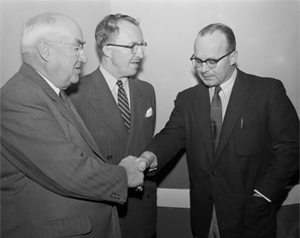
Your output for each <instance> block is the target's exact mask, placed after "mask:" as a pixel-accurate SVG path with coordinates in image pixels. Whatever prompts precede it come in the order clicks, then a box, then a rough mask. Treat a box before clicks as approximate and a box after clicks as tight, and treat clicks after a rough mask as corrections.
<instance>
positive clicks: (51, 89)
mask: <svg viewBox="0 0 300 238" xmlns="http://www.w3.org/2000/svg"><path fill="white" fill-rule="evenodd" d="M21 44H22V45H21V46H22V58H23V62H24V63H23V65H22V66H21V68H20V70H19V72H18V73H16V74H15V75H14V76H13V77H12V78H11V79H10V80H9V81H8V82H7V83H6V84H5V85H4V86H3V88H2V89H1V146H2V148H1V174H0V176H1V237H3V238H19V237H22V238H46V237H90V238H99V237H105V238H121V234H120V224H119V219H118V214H117V209H116V205H117V204H123V203H125V202H126V199H127V190H128V186H130V187H136V186H138V185H140V184H141V183H142V182H143V177H144V175H143V173H141V172H139V171H138V166H139V164H138V163H137V162H135V161H134V158H133V157H128V158H125V159H124V160H122V161H121V162H120V165H121V166H118V165H110V164H108V163H107V162H106V158H105V157H104V156H103V155H102V154H101V153H100V151H99V149H98V147H97V145H96V144H95V142H94V140H93V138H92V137H91V135H90V134H89V132H88V130H87V129H86V127H85V125H84V123H83V121H82V119H81V118H80V116H79V115H78V113H77V111H76V109H75V108H74V106H73V105H72V104H71V103H70V100H69V98H68V97H66V95H65V94H64V91H63V90H65V89H66V88H67V87H69V86H70V85H71V84H72V83H76V82H77V81H78V79H79V76H78V74H79V73H80V68H81V65H82V63H85V62H86V61H87V58H86V55H85V53H84V51H83V44H84V40H83V36H82V32H81V29H80V27H79V26H78V24H77V23H76V22H75V21H74V20H73V19H71V18H69V17H67V16H64V15H61V14H55V13H45V14H41V15H39V16H36V17H34V18H32V19H30V20H29V21H28V22H27V24H26V25H25V26H24V28H23V32H22V41H21ZM59 94H60V95H61V98H60V96H59Z"/></svg>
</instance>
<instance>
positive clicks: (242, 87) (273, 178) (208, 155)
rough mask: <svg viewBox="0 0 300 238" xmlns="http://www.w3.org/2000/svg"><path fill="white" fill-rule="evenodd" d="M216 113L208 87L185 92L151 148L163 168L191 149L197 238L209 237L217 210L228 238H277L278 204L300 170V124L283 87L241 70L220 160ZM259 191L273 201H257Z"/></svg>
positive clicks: (226, 121)
mask: <svg viewBox="0 0 300 238" xmlns="http://www.w3.org/2000/svg"><path fill="white" fill-rule="evenodd" d="M209 115H210V99H209V92H208V88H207V87H206V86H205V85H203V84H202V83H200V84H199V85H197V86H195V87H193V88H190V89H187V90H185V91H183V92H181V93H179V94H178V96H177V98H176V101H175V108H174V110H173V112H172V114H171V117H170V120H169V121H168V123H167V124H166V126H165V128H164V129H163V130H162V131H161V132H160V133H159V134H157V135H156V136H155V138H154V139H153V140H152V141H151V144H150V145H149V146H148V148H147V149H146V150H149V151H152V152H153V153H154V154H155V155H156V156H157V157H158V169H159V168H161V167H163V166H164V165H165V164H166V163H167V162H168V161H169V160H170V159H172V157H173V156H174V155H175V154H176V153H177V151H178V150H179V149H181V148H186V153H187V161H188V168H189V176H190V199H191V201H190V202H191V203H190V204H191V224H192V231H193V234H194V235H195V236H197V237H198V238H199V237H201V238H204V237H205V238H207V235H208V232H209V227H210V223H211V217H212V207H213V204H215V208H216V213H217V218H218V222H219V228H220V231H221V235H222V238H234V237H236V238H242V237H249V238H250V237H251V238H253V237H271V236H272V235H274V233H275V232H276V227H275V226H276V206H275V204H274V202H276V200H277V199H278V197H279V196H280V194H281V193H282V191H283V190H284V188H285V186H286V185H287V183H288V180H289V178H290V177H291V175H292V174H293V173H294V172H295V171H296V170H297V169H298V166H299V119H298V117H297V113H296V111H295V109H294V107H293V106H292V104H291V102H290V100H289V99H288V97H287V95H286V93H285V90H284V87H283V85H282V83H281V82H280V81H278V80H275V79H270V78H260V77H257V76H253V75H248V74H245V73H243V72H241V71H238V74H237V78H236V81H235V84H234V86H233V90H232V94H231V98H230V101H229V104H228V107H227V111H226V115H225V118H224V121H223V126H222V131H221V135H220V139H219V145H218V148H217V151H216V153H215V154H214V152H213V144H212V133H211V125H210V116H209ZM210 161H214V162H210ZM254 189H257V190H258V191H259V192H261V193H262V194H264V195H265V196H266V197H268V198H269V199H271V200H272V201H273V203H268V202H267V201H266V200H265V199H264V198H260V197H253V193H254V192H253V190H254ZM272 237H273V236H272Z"/></svg>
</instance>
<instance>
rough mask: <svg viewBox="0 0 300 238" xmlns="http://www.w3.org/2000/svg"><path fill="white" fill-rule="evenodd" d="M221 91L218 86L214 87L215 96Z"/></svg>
mask: <svg viewBox="0 0 300 238" xmlns="http://www.w3.org/2000/svg"><path fill="white" fill-rule="evenodd" d="M221 90H222V88H221V86H220V85H217V86H216V87H215V94H219V92H220V91H221Z"/></svg>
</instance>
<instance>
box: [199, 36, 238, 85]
mask: <svg viewBox="0 0 300 238" xmlns="http://www.w3.org/2000/svg"><path fill="white" fill-rule="evenodd" d="M227 49H228V45H227V40H226V37H225V35H224V34H222V33H221V32H219V31H215V32H213V33H208V34H205V35H203V36H202V35H198V36H197V39H196V41H195V45H194V55H195V57H197V58H199V59H201V60H202V61H204V60H206V59H219V58H220V57H222V56H224V55H226V54H227V53H228V50H227ZM236 57H237V53H236V52H233V53H231V54H229V55H228V56H226V57H224V58H223V59H221V60H220V61H219V62H218V64H217V67H216V68H214V69H210V68H209V67H208V66H207V64H206V63H204V64H203V65H202V67H201V68H196V71H197V74H198V76H199V77H200V79H201V80H202V81H203V83H204V84H205V85H207V86H208V87H214V86H216V85H219V84H221V83H223V82H225V81H227V80H228V79H229V78H230V77H231V75H232V73H233V71H234V68H235V66H234V64H235V62H236Z"/></svg>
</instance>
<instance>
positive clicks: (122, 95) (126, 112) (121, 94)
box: [117, 80, 130, 132]
mask: <svg viewBox="0 0 300 238" xmlns="http://www.w3.org/2000/svg"><path fill="white" fill-rule="evenodd" d="M117 85H118V87H119V89H118V107H119V109H120V111H121V115H122V117H123V119H124V123H125V125H126V127H127V131H128V132H129V131H130V108H129V103H128V99H127V95H126V92H125V90H124V87H123V82H122V81H121V80H118V81H117Z"/></svg>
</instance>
